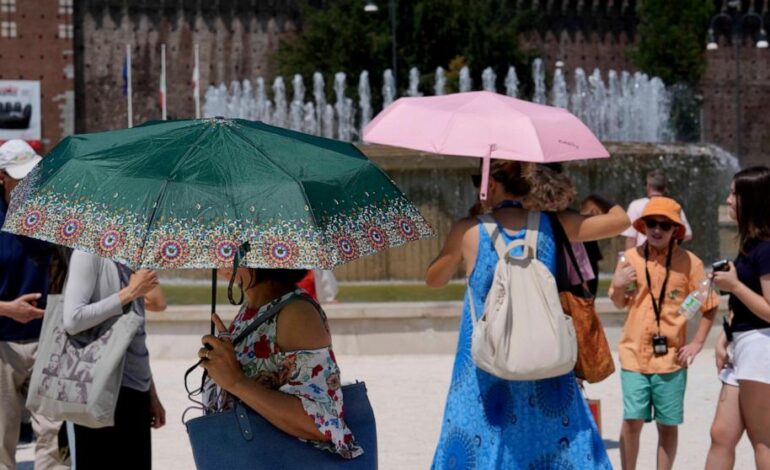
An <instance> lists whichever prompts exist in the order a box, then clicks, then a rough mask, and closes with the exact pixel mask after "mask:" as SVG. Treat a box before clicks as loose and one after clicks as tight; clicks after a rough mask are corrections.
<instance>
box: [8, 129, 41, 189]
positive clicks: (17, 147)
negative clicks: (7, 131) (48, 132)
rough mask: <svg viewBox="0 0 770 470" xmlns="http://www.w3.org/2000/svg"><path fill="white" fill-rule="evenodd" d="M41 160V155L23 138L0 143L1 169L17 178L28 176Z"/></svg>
mask: <svg viewBox="0 0 770 470" xmlns="http://www.w3.org/2000/svg"><path fill="white" fill-rule="evenodd" d="M40 160H42V158H41V157H40V155H38V154H37V153H35V150H34V149H33V148H32V147H30V145H29V144H28V143H26V142H25V141H23V140H21V139H11V140H9V141H8V142H6V143H4V144H3V145H0V170H5V172H6V173H8V176H10V177H11V178H13V179H15V180H20V179H22V178H24V177H25V176H27V175H28V174H29V172H30V171H32V169H33V168H35V165H37V164H38V163H39V162H40Z"/></svg>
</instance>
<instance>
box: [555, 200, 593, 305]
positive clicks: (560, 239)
mask: <svg viewBox="0 0 770 470" xmlns="http://www.w3.org/2000/svg"><path fill="white" fill-rule="evenodd" d="M549 215H550V216H551V227H552V228H553V233H554V237H555V238H556V241H557V243H556V248H557V250H558V249H560V248H561V247H563V250H564V251H563V252H564V253H566V254H567V258H569V261H567V262H569V263H571V264H572V267H573V269H574V270H575V272H577V275H578V278H580V287H581V288H582V291H583V292H580V294H581V295H582V296H583V297H593V294H591V292H590V289H588V283H587V282H586V280H585V279H584V278H583V271H581V270H580V265H579V264H578V262H577V257H576V256H575V251H574V250H573V249H572V242H570V241H569V237H568V236H567V232H565V231H564V227H563V226H562V225H561V222H560V221H559V216H558V215H557V214H556V213H554V212H551V213H549ZM564 268H566V266H564ZM563 274H564V279H563V282H564V283H565V285H564V287H563V289H564V290H565V291H570V292H573V293H575V289H574V288H573V286H572V284H571V283H570V281H569V276H567V273H566V272H564V273H563ZM559 291H560V292H561V291H562V289H561V286H560V289H559Z"/></svg>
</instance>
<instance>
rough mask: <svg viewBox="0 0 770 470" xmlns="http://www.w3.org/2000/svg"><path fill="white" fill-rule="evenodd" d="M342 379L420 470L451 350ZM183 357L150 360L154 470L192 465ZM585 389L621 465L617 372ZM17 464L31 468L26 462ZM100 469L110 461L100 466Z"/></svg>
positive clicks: (743, 450) (685, 429)
mask: <svg viewBox="0 0 770 470" xmlns="http://www.w3.org/2000/svg"><path fill="white" fill-rule="evenodd" d="M713 357H714V351H713V349H706V350H704V351H702V352H701V355H700V356H698V358H697V359H696V361H695V362H694V364H693V365H692V367H691V369H690V371H689V377H688V386H687V395H686V403H685V424H684V425H683V426H681V427H680V434H679V452H678V454H677V459H676V462H675V466H674V467H675V468H678V469H688V470H689V469H698V468H703V464H704V462H705V455H706V452H707V451H708V447H709V426H710V425H711V420H712V419H713V416H714V410H715V409H716V401H717V396H718V392H719V388H720V383H719V381H718V380H717V379H716V374H715V370H714V361H713ZM338 359H339V362H340V367H341V369H342V373H343V379H344V380H353V379H359V380H365V381H366V383H367V387H368V389H369V396H370V400H371V401H372V406H373V407H374V410H375V414H376V416H377V424H378V433H379V449H380V455H379V459H380V468H381V469H383V470H395V469H398V470H411V469H415V470H423V469H428V468H429V467H430V463H431V459H432V456H433V450H434V445H435V443H436V440H437V438H438V433H439V430H440V425H441V416H442V411H443V404H444V399H445V396H446V391H447V387H448V384H449V378H450V375H451V367H452V360H453V357H452V356H451V355H448V354H441V355H391V356H355V355H340V356H338ZM192 361H193V358H192V357H191V358H190V360H187V361H185V360H156V361H153V363H152V368H153V371H154V375H155V380H156V383H157V386H158V390H159V394H160V396H161V400H162V401H163V403H164V405H165V407H166V412H167V417H168V423H167V425H166V426H165V427H164V428H162V429H160V430H158V431H153V463H154V468H155V469H156V470H157V469H160V470H166V469H174V470H186V469H193V468H194V464H193V459H192V454H191V452H190V448H189V445H188V442H187V436H186V432H185V428H184V426H183V425H182V422H181V415H182V412H183V410H184V409H185V408H186V407H187V406H188V403H189V402H188V401H187V398H186V396H185V392H184V387H183V384H182V377H183V373H184V370H185V369H186V368H187V367H188V366H189V365H190V364H192ZM587 394H588V396H589V397H591V398H598V399H601V401H602V426H603V437H604V439H605V443H606V445H607V448H608V452H609V455H610V459H611V460H612V463H613V465H614V466H615V467H616V468H620V463H619V462H620V460H619V459H620V456H619V451H618V447H617V445H618V443H617V439H618V435H619V432H620V424H621V419H622V400H621V395H620V379H619V375H618V374H617V373H616V374H613V375H612V376H611V377H610V378H608V379H607V380H605V381H604V382H602V383H600V384H596V385H590V386H588V388H587ZM655 446H656V433H655V429H654V425H652V424H650V425H646V426H645V428H644V431H643V434H642V445H641V451H640V455H639V465H638V468H639V469H640V470H646V469H654V468H655ZM18 457H19V460H20V461H29V460H31V459H32V449H31V448H25V449H21V450H20V451H19V452H18ZM22 468H31V465H29V463H26V464H25V465H24V467H22ZM105 468H110V466H109V465H106V466H105ZM735 468H736V469H750V468H754V464H753V452H752V450H751V446H750V445H749V442H748V438H747V437H746V436H745V435H744V437H743V439H742V441H741V443H740V444H739V446H738V451H737V461H736V466H735Z"/></svg>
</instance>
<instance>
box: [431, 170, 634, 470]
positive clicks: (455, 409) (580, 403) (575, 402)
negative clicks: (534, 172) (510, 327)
mask: <svg viewBox="0 0 770 470" xmlns="http://www.w3.org/2000/svg"><path fill="white" fill-rule="evenodd" d="M528 171H529V169H528V168H527V166H526V164H522V163H519V162H514V161H505V160H502V161H501V160H495V161H493V162H492V165H491V168H490V179H489V188H488V199H487V200H486V201H484V205H485V206H486V209H488V210H489V211H490V212H489V214H490V215H491V216H492V218H493V219H494V221H495V223H496V225H497V228H498V232H497V233H499V235H498V236H499V237H502V239H503V241H504V242H505V244H506V245H507V244H509V243H511V242H512V241H513V240H518V239H522V238H523V237H524V235H525V233H526V230H525V229H526V228H527V227H526V223H527V219H528V214H529V213H528V211H527V210H525V209H523V208H522V201H523V200H524V199H525V198H526V197H527V196H528V195H529V194H530V192H532V183H530V180H529V179H528V178H527V172H528ZM538 217H539V228H538V230H537V232H538V236H537V257H538V259H539V260H540V261H542V262H543V263H544V264H545V265H546V266H547V267H548V269H549V270H550V272H551V273H552V274H555V272H556V264H557V263H556V252H557V248H556V241H555V237H554V232H553V228H552V225H551V219H550V218H549V217H547V216H545V215H544V214H542V213H540V214H539V215H538ZM556 217H558V221H559V222H560V223H561V224H562V226H563V227H564V230H565V232H566V234H567V236H568V237H569V239H570V240H572V241H588V240H596V239H601V238H608V237H612V236H616V235H618V234H619V233H620V232H622V231H623V230H624V229H625V228H626V227H627V226H628V224H629V221H628V217H626V214H625V212H624V211H623V209H622V208H621V207H620V206H613V207H612V208H611V209H610V210H609V211H608V213H607V214H602V215H597V216H594V217H584V216H582V215H580V214H578V213H576V212H565V211H559V212H556ZM498 259H499V257H498V254H497V252H496V250H495V246H494V242H493V240H492V238H491V237H490V235H489V234H488V233H487V230H486V229H485V228H484V227H483V225H482V220H481V218H478V219H477V218H475V217H468V218H464V219H461V220H459V221H457V222H456V223H455V224H454V226H453V227H452V229H451V231H450V233H449V235H448V237H447V240H446V241H445V243H444V246H443V248H442V250H441V253H440V254H439V256H438V257H437V258H436V259H435V260H434V261H433V263H431V265H430V267H428V270H427V272H426V274H425V281H426V283H427V285H428V286H430V287H442V286H444V285H446V284H447V282H449V280H450V279H452V277H453V276H454V275H455V274H456V273H457V270H458V268H460V267H464V268H465V272H466V273H467V274H468V284H469V287H470V288H469V289H468V290H467V291H466V295H465V303H464V307H463V314H462V318H461V321H460V337H459V340H458V345H457V354H456V357H455V363H454V369H453V372H452V380H451V384H450V387H449V393H448V396H447V402H446V406H445V409H444V421H443V425H442V429H441V435H440V437H439V442H438V446H437V449H436V453H435V455H434V460H433V468H434V469H448V468H480V469H481V468H483V469H496V468H500V469H526V468H557V467H558V468H573V467H574V468H581V469H585V468H610V462H609V459H608V457H607V452H606V450H605V448H604V444H603V442H602V440H601V437H600V436H599V433H598V431H597V429H596V426H595V424H594V423H593V420H592V418H591V415H590V412H589V410H588V406H587V405H586V403H585V401H584V400H582V399H581V398H580V390H579V389H578V385H577V382H576V380H575V374H574V373H573V372H569V373H567V374H564V375H562V376H558V377H553V378H549V379H544V380H534V381H508V380H504V379H501V378H498V377H496V376H493V375H491V374H488V373H486V372H485V371H483V370H482V369H480V368H478V367H477V366H476V365H475V364H474V362H473V359H472V357H471V335H472V331H473V320H472V319H471V308H470V303H471V302H473V304H474V306H475V311H476V312H482V311H483V306H484V302H485V300H486V297H487V294H488V293H489V290H490V288H491V285H492V282H493V279H494V272H495V267H496V264H497V262H498Z"/></svg>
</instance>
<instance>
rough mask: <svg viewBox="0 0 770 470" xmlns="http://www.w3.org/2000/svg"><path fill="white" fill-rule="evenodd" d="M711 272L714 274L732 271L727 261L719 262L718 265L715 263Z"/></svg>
mask: <svg viewBox="0 0 770 470" xmlns="http://www.w3.org/2000/svg"><path fill="white" fill-rule="evenodd" d="M711 270H712V271H713V272H715V273H716V272H720V271H729V270H730V262H729V261H727V260H726V259H723V260H719V261H717V262H716V263H713V264H712V265H711Z"/></svg>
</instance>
